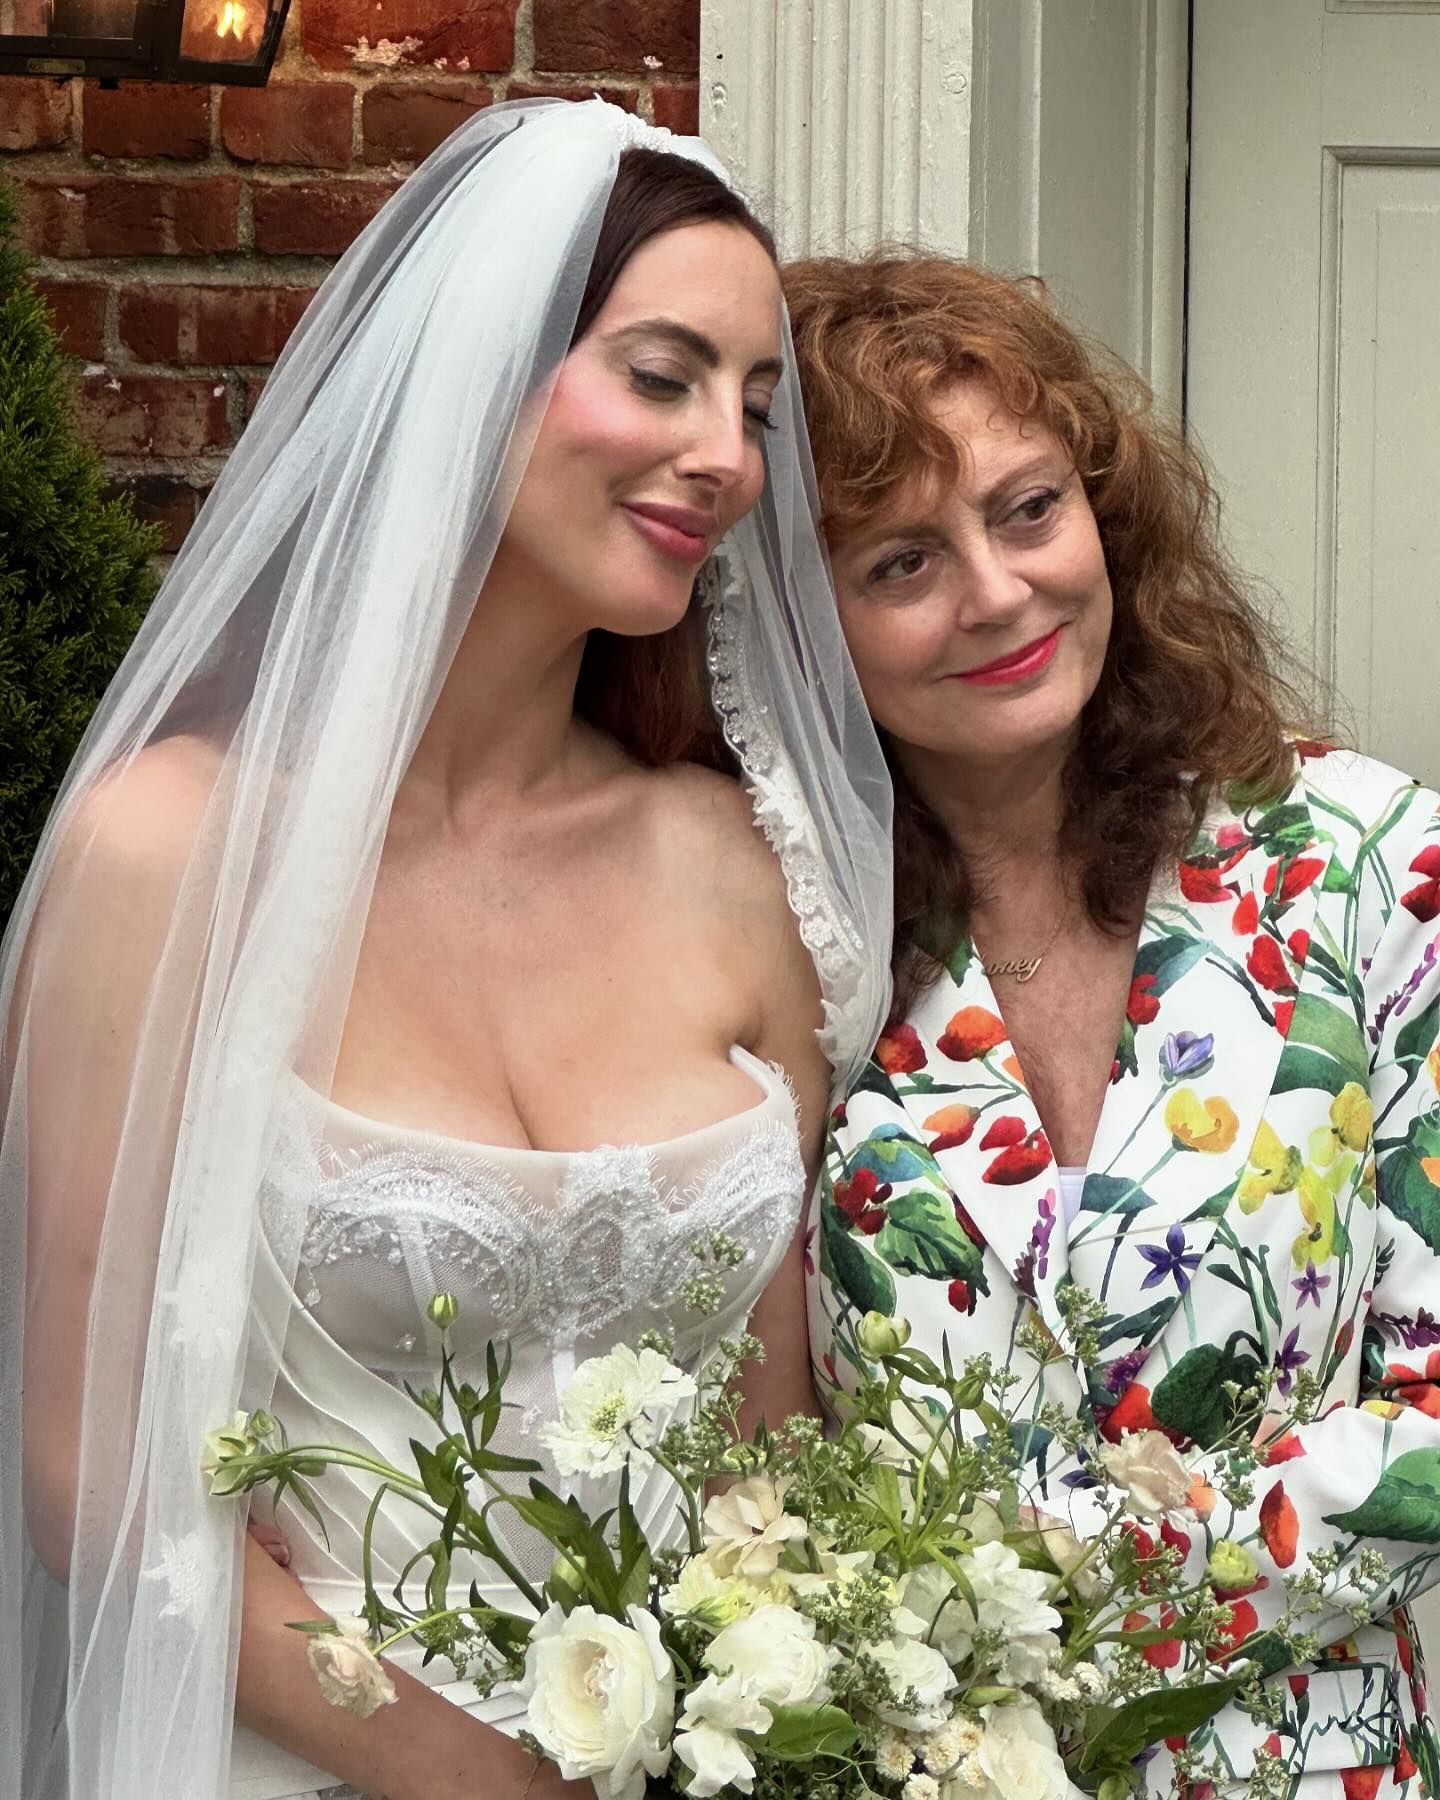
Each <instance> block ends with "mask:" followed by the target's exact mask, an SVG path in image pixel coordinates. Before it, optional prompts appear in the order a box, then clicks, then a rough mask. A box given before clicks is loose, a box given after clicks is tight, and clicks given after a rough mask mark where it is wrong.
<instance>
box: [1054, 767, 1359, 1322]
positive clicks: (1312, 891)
mask: <svg viewBox="0 0 1440 1800" xmlns="http://www.w3.org/2000/svg"><path fill="white" fill-rule="evenodd" d="M1330 848H1331V846H1330V844H1329V843H1320V842H1317V839H1316V833H1315V827H1314V822H1313V820H1312V819H1311V815H1310V811H1309V808H1308V806H1307V805H1306V803H1305V799H1304V792H1303V788H1302V787H1301V786H1300V785H1299V782H1298V779H1297V781H1296V783H1295V784H1294V785H1293V786H1292V789H1291V792H1290V793H1289V794H1288V795H1287V796H1286V797H1285V798H1284V799H1283V800H1282V801H1280V802H1278V803H1275V804H1272V805H1268V806H1263V807H1259V808H1246V807H1244V806H1243V804H1234V803H1229V802H1226V801H1218V802H1217V803H1216V804H1215V805H1214V806H1213V807H1212V808H1211V810H1210V813H1209V815H1208V817H1207V818H1206V820H1205V823H1204V825H1203V827H1202V828H1201V830H1200V831H1199V833H1198V834H1197V835H1196V837H1195V839H1194V840H1193V841H1192V843H1191V844H1190V846H1189V847H1188V849H1187V851H1186V854H1185V857H1184V859H1183V860H1182V862H1181V864H1180V867H1179V872H1178V879H1176V880H1174V881H1173V882H1172V883H1170V884H1167V887H1166V889H1165V890H1164V891H1157V892H1155V893H1154V894H1152V898H1151V904H1150V907H1149V910H1148V911H1147V914H1146V919H1145V925H1144V929H1143V931H1142V934H1141V940H1140V945H1139V948H1138V951H1137V954H1136V960H1135V978H1134V982H1133V984H1132V987H1131V1004H1130V1008H1129V1013H1130V1019H1129V1022H1128V1029H1127V1038H1126V1042H1125V1043H1122V1046H1121V1058H1120V1059H1119V1062H1120V1068H1119V1073H1118V1076H1117V1080H1116V1085H1115V1086H1114V1087H1113V1088H1112V1090H1111V1093H1110V1096H1109V1098H1108V1100H1107V1103H1106V1106H1105V1109H1104V1113H1103V1115H1102V1117H1101V1121H1100V1127H1099V1130H1098V1132H1097V1134H1096V1140H1095V1144H1094V1148H1093V1150H1092V1152H1091V1160H1090V1166H1089V1172H1088V1175H1087V1179H1086V1183H1085V1193H1084V1198H1083V1201H1082V1208H1081V1212H1080V1214H1079V1216H1078V1217H1077V1219H1076V1221H1075V1223H1074V1226H1073V1227H1072V1232H1071V1243H1070V1264H1071V1272H1072V1275H1073V1278H1074V1280H1075V1281H1076V1282H1077V1283H1079V1284H1081V1285H1082V1286H1084V1287H1085V1288H1087V1289H1088V1290H1090V1291H1091V1292H1092V1293H1094V1294H1095V1295H1096V1297H1097V1298H1099V1299H1100V1300H1101V1302H1102V1303H1103V1305H1104V1308H1105V1312H1106V1315H1107V1322H1106V1326H1105V1330H1104V1337H1105V1343H1106V1355H1107V1358H1108V1357H1111V1356H1115V1357H1120V1356H1123V1355H1125V1354H1126V1353H1127V1352H1133V1351H1134V1350H1135V1349H1136V1348H1137V1347H1139V1346H1143V1345H1148V1344H1153V1343H1154V1342H1155V1341H1156V1339H1157V1338H1158V1337H1159V1335H1160V1333H1161V1332H1162V1331H1163V1330H1164V1329H1165V1327H1166V1325H1167V1324H1168V1322H1169V1320H1170V1318H1171V1316H1172V1315H1173V1314H1174V1312H1175V1310H1176V1308H1177V1307H1179V1306H1181V1305H1182V1304H1186V1303H1187V1298H1188V1290H1189V1285H1190V1279H1191V1276H1192V1275H1193V1273H1194V1271H1195V1270H1196V1269H1197V1268H1198V1267H1199V1266H1200V1264H1201V1262H1202V1261H1203V1259H1204V1257H1205V1254H1206V1252H1207V1251H1208V1249H1209V1247H1210V1242H1211V1240H1212V1238H1213V1237H1214V1235H1215V1231H1216V1228H1217V1226H1218V1224H1219V1221H1220V1218H1221V1216H1222V1214H1223V1213H1224V1212H1225V1210H1226V1208H1227V1207H1228V1205H1229V1203H1230V1201H1231V1198H1232V1196H1233V1194H1234V1191H1235V1188H1236V1186H1237V1184H1238V1182H1239V1180H1240V1178H1241V1176H1242V1175H1243V1174H1244V1171H1245V1167H1246V1162H1247V1158H1248V1155H1249V1152H1250V1150H1251V1148H1252V1146H1253V1144H1254V1142H1255V1135H1256V1132H1257V1131H1258V1129H1259V1127H1260V1123H1261V1119H1262V1116H1263V1114H1264V1111H1265V1107H1266V1105H1267V1103H1268V1101H1269V1098H1270V1093H1271V1090H1272V1087H1273V1085H1274V1083H1275V1080H1276V1073H1277V1066H1278V1064H1279V1062H1280V1058H1281V1053H1282V1051H1283V1050H1284V1047H1285V1043H1286V1035H1287V1033H1289V1032H1290V1031H1291V1030H1292V1029H1296V1030H1298V1031H1301V1032H1303V1031H1304V1029H1305V1021H1306V1018H1307V1017H1308V1015H1307V1014H1306V1013H1305V1012H1304V1011H1303V1010H1302V1013H1301V1017H1300V1020H1299V1023H1298V1025H1297V1024H1296V1019H1295V1014H1296V1002H1297V997H1298V992H1299V988H1300V982H1301V979H1302V973H1303V968H1304V963H1305V959H1306V957H1307V955H1308V953H1309V948H1310V931H1311V927H1312V925H1313V923H1314V915H1315V907H1316V901H1317V898H1318V896H1319V893H1320V891H1321V888H1322V885H1323V882H1324V879H1325V873H1326V869H1327V867H1328V863H1329V857H1330ZM1202 1335H1203V1334H1202Z"/></svg>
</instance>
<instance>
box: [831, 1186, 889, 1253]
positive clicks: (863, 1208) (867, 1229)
mask: <svg viewBox="0 0 1440 1800" xmlns="http://www.w3.org/2000/svg"><path fill="white" fill-rule="evenodd" d="M890 1194H891V1187H890V1183H889V1182H888V1181H886V1182H882V1181H881V1180H880V1178H879V1177H878V1176H877V1175H876V1174H875V1172H874V1170H873V1169H857V1170H856V1171H855V1173H854V1174H853V1175H852V1176H851V1177H850V1178H849V1180H848V1181H837V1182H836V1183H835V1209H836V1211H837V1212H838V1213H839V1214H840V1215H841V1217H842V1218H844V1219H845V1220H846V1221H847V1222H848V1223H849V1224H851V1225H853V1226H854V1227H855V1228H856V1230H857V1231H862V1232H863V1233H864V1234H865V1236H866V1237H874V1236H875V1234H876V1232H877V1231H879V1230H880V1229H881V1227H882V1226H883V1225H884V1223H885V1202H886V1201H887V1200H888V1199H889V1198H890Z"/></svg>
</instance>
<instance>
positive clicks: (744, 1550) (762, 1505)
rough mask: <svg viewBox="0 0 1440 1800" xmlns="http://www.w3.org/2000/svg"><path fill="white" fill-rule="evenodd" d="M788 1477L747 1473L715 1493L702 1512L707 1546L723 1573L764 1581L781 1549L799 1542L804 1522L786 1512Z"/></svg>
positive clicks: (773, 1569) (775, 1564)
mask: <svg viewBox="0 0 1440 1800" xmlns="http://www.w3.org/2000/svg"><path fill="white" fill-rule="evenodd" d="M791 1485H792V1484H791V1482H790V1480H789V1478H788V1477H786V1476H781V1477H780V1478H779V1479H778V1480H777V1479H776V1478H775V1477H774V1476H771V1475H751V1476H750V1477H748V1479H746V1480H745V1481H737V1482H736V1483H735V1485H734V1487H731V1488H727V1489H726V1491H725V1492H724V1493H723V1494H717V1495H716V1496H715V1498H714V1499H713V1500H712V1501H711V1502H710V1503H709V1505H708V1506H707V1507H706V1508H705V1542H706V1547H707V1549H708V1550H709V1551H710V1553H711V1555H712V1556H713V1557H714V1559H715V1566H716V1567H717V1568H718V1569H720V1570H721V1571H722V1572H723V1573H725V1574H727V1575H743V1576H745V1577H746V1578H747V1579H748V1580H763V1579H764V1578H765V1577H766V1576H767V1575H773V1574H774V1573H775V1570H776V1567H777V1565H778V1564H779V1561H780V1553H781V1551H782V1550H783V1549H784V1547H785V1545H786V1544H788V1543H792V1542H794V1541H795V1540H796V1539H798V1538H803V1537H804V1536H805V1533H806V1525H805V1521H804V1520H803V1519H800V1518H797V1517H796V1516H795V1515H794V1514H793V1513H787V1512H786V1511H785V1496H786V1494H787V1493H788V1492H789V1491H790V1487H791Z"/></svg>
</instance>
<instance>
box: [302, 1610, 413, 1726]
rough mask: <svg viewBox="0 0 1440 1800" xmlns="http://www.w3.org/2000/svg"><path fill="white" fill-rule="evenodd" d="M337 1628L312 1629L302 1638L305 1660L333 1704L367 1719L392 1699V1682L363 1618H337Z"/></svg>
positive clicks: (326, 1696) (393, 1688)
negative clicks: (327, 1629) (322, 1630)
mask: <svg viewBox="0 0 1440 1800" xmlns="http://www.w3.org/2000/svg"><path fill="white" fill-rule="evenodd" d="M336 1623H337V1625H338V1626H339V1630H338V1631H327V1632H312V1633H310V1634H308V1635H307V1637H306V1639H305V1660H306V1661H307V1662H308V1663H309V1665H310V1670H311V1673H312V1674H313V1675H314V1677H315V1679H316V1680H317V1681H318V1682H319V1683H320V1692H321V1693H322V1694H323V1695H324V1696H325V1698H326V1699H327V1700H328V1701H329V1702H330V1704H331V1705H332V1706H338V1707H340V1708H341V1709H342V1710H343V1711H345V1712H348V1713H353V1714H354V1715H355V1717H356V1718H357V1719H368V1718H369V1717H370V1715H371V1713H373V1712H378V1711H379V1710H380V1708H381V1707H382V1706H389V1705H391V1704H392V1703H393V1702H394V1700H395V1683H394V1682H393V1681H391V1679H390V1677H389V1676H388V1675H387V1674H386V1673H385V1667H384V1664H383V1663H382V1662H381V1661H380V1658H379V1657H378V1656H376V1654H375V1652H374V1651H373V1650H372V1649H371V1648H370V1634H369V1630H368V1628H367V1627H366V1624H365V1621H364V1620H363V1619H346V1620H337V1621H336Z"/></svg>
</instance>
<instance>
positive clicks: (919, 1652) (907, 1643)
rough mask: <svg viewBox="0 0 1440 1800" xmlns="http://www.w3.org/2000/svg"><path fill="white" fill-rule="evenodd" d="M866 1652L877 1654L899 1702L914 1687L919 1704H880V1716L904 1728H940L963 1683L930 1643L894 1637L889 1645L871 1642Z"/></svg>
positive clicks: (878, 1715) (889, 1723)
mask: <svg viewBox="0 0 1440 1800" xmlns="http://www.w3.org/2000/svg"><path fill="white" fill-rule="evenodd" d="M865 1651H866V1654H867V1655H868V1656H873V1657H874V1658H875V1660H876V1662H877V1663H879V1665H880V1667H881V1668H882V1669H883V1670H884V1672H885V1677H886V1679H887V1680H888V1681H889V1683H890V1686H891V1688H892V1689H893V1690H894V1692H895V1696H896V1699H897V1702H903V1701H904V1699H905V1697H906V1695H907V1694H909V1693H910V1692H911V1691H912V1690H913V1691H914V1694H915V1699H916V1705H915V1710H914V1711H913V1712H902V1711H901V1710H900V1706H899V1705H898V1704H897V1705H896V1706H894V1707H889V1708H887V1707H883V1706H881V1707H877V1708H876V1709H875V1710H876V1715H877V1717H879V1718H881V1719H883V1720H884V1721H885V1723H886V1724H887V1725H895V1726H898V1727H899V1728H900V1730H902V1731H936V1730H938V1729H939V1728H940V1726H942V1725H943V1724H944V1723H945V1720H946V1718H947V1717H948V1716H949V1707H948V1706H947V1705H946V1696H947V1695H949V1694H952V1693H953V1692H954V1691H955V1689H956V1687H957V1686H958V1685H959V1684H958V1682H957V1681H956V1680H955V1677H954V1675H953V1674H952V1673H951V1671H950V1665H949V1663H948V1662H946V1660H945V1658H944V1657H943V1656H942V1655H941V1653H940V1652H939V1651H938V1650H936V1649H934V1648H933V1647H932V1646H931V1645H930V1644H922V1643H920V1642H919V1641H918V1640H917V1639H915V1638H909V1637H897V1638H892V1639H891V1640H890V1642H889V1643H887V1644H867V1645H866V1646H865Z"/></svg>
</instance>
